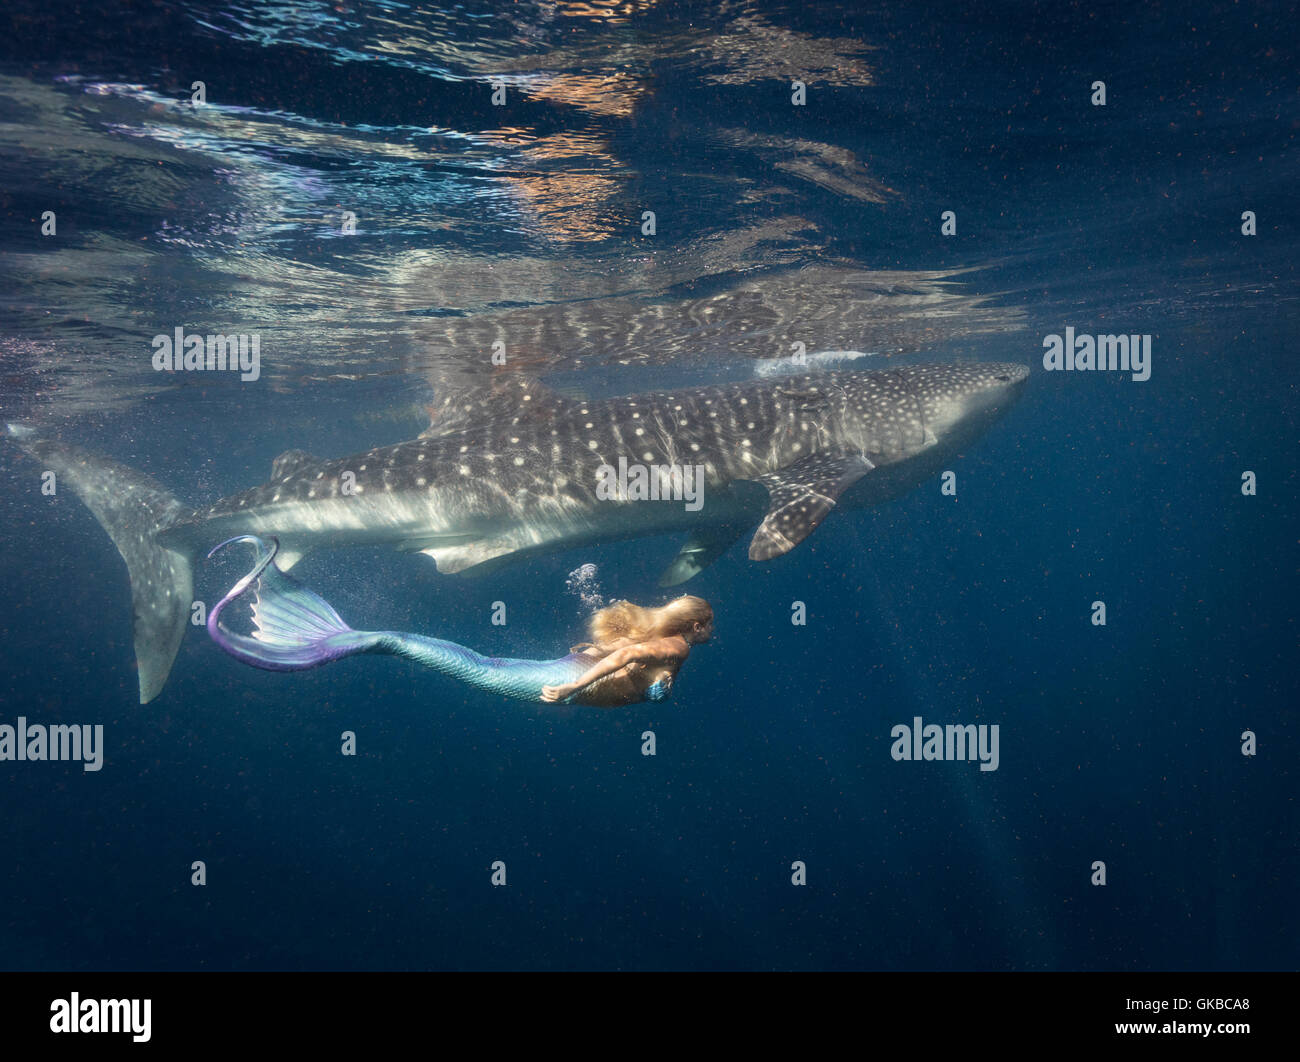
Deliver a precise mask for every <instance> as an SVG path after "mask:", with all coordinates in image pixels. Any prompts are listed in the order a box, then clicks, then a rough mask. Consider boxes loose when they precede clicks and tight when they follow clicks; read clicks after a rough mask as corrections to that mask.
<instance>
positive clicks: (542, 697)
mask: <svg viewBox="0 0 1300 1062" xmlns="http://www.w3.org/2000/svg"><path fill="white" fill-rule="evenodd" d="M235 542H247V543H249V544H250V545H252V546H253V548H254V551H255V552H256V554H257V558H256V564H255V566H254V568H253V570H252V571H251V572H249V573H248V574H247V575H245V576H244V577H243V578H242V579H240V580H239V582H237V583H235V585H234V586H233V587H231V588H230V592H229V593H227V594H226V596H225V597H223V598H222V599H221V600H220V601H219V602H217V604H216V605H214V606H213V608H212V610H211V611H210V612H209V613H208V633H209V634H210V635H212V640H213V641H215V642H216V643H217V644H218V645H219V646H221V648H222V649H224V650H225V651H226V652H227V653H229V654H230V655H231V656H233V657H234V658H235V659H236V660H242V661H243V662H244V663H245V664H251V665H252V666H253V667H260V668H263V669H264V670H267V671H304V670H306V669H307V668H312V667H319V666H320V665H321V664H327V663H329V662H330V661H331V660H339V659H341V658H342V657H345V656H352V655H354V654H356V653H386V654H388V655H389V656H402V657H406V659H408V660H414V661H415V662H416V663H418V664H422V665H424V666H425V667H428V668H432V669H433V670H434V671H439V672H441V673H442V674H444V675H449V676H451V677H452V678H454V679H458V680H459V681H461V682H464V683H465V684H466V685H468V686H473V687H474V688H475V689H480V690H487V691H488V692H489V693H497V694H501V695H502V696H506V697H513V698H516V699H520V700H527V701H548V702H556V701H558V702H563V703H566V704H584V705H594V706H597V707H602V708H616V707H620V706H622V705H625V704H637V703H640V702H642V701H662V700H663V699H664V698H666V697H667V696H668V694H669V692H670V691H671V690H672V684H673V679H674V678H675V677H676V676H677V671H678V669H679V668H680V667H681V666H682V664H683V663H684V662H685V660H686V657H687V656H688V655H689V654H690V651H691V646H693V645H699V644H700V643H701V642H706V641H708V640H709V638H710V637H711V636H712V634H713V610H712V609H711V608H710V607H709V604H708V602H707V601H704V600H703V599H701V598H698V597H691V596H689V595H687V596H683V597H679V598H677V599H676V600H673V601H670V602H668V604H666V605H661V606H659V607H658V608H642V607H641V606H639V605H634V604H632V603H631V602H630V601H616V602H615V603H614V604H612V605H610V606H609V607H608V608H602V609H600V610H599V611H597V612H596V613H595V614H594V615H592V617H591V619H590V620H589V621H588V637H589V638H590V641H587V642H583V643H582V644H580V645H575V646H574V647H573V648H572V649H571V650H570V651H569V654H568V655H567V656H562V657H560V658H558V659H556V660H513V659H509V658H499V657H489V656H480V655H479V654H478V653H476V652H474V651H473V650H472V649H467V648H465V647H464V646H463V645H457V644H456V643H455V642H448V641H443V640H442V639H440V638H427V637H425V636H424V635H421V634H407V633H404V632H401V631H354V630H353V629H352V628H351V627H349V626H348V625H347V624H346V623H344V622H343V620H342V619H340V618H339V614H338V613H337V612H335V611H334V609H333V607H332V606H331V605H330V604H329V602H327V601H326V600H325V599H324V598H322V597H320V596H319V595H317V594H315V593H313V592H312V591H311V590H308V589H307V588H306V587H305V586H303V585H302V584H301V583H299V582H297V581H296V580H295V579H293V578H291V577H290V576H288V575H286V574H285V573H284V572H282V571H280V569H279V568H277V567H276V566H275V564H274V560H275V555H276V553H277V552H278V551H279V548H280V544H279V542H278V540H276V539H274V538H272V539H271V542H270V544H269V545H268V544H267V543H266V542H265V541H263V540H262V539H260V538H258V537H257V536H256V535H240V536H238V537H237V538H232V539H229V540H227V541H225V542H223V543H221V545H219V546H217V547H216V548H215V549H213V550H212V552H211V553H209V554H208V556H209V557H212V556H213V555H214V554H216V553H217V551H218V550H221V549H224V548H225V547H226V546H229V545H231V544H232V543H235ZM250 587H252V588H253V595H254V596H253V602H252V613H253V625H254V631H253V633H252V634H251V635H246V634H238V633H236V632H234V631H231V630H229V629H227V628H226V627H225V626H223V625H222V623H221V613H222V612H223V611H224V610H225V608H226V606H227V605H229V604H230V603H231V602H232V601H234V600H235V599H236V598H238V597H240V596H242V595H243V594H244V592H245V591H247V590H248V589H249V588H250Z"/></svg>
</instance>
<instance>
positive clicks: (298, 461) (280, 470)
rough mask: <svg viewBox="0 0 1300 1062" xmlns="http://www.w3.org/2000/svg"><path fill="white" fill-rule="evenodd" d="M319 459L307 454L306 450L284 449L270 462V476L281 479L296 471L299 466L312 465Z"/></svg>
mask: <svg viewBox="0 0 1300 1062" xmlns="http://www.w3.org/2000/svg"><path fill="white" fill-rule="evenodd" d="M319 460H320V458H319V457H315V456H314V455H312V454H309V453H308V452H307V451H306V450H285V452H284V453H282V454H281V455H280V456H279V457H277V458H276V459H275V460H274V461H272V462H271V478H272V479H282V478H284V477H285V476H287V475H288V474H289V473H290V472H296V471H298V469H300V468H306V467H307V466H308V465H314V464H316V463H317V462H318V461H319Z"/></svg>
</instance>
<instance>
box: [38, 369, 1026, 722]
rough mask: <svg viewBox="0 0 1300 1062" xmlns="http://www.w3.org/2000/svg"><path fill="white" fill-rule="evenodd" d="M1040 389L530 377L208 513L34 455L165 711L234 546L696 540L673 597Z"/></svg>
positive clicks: (931, 458)
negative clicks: (619, 492)
mask: <svg viewBox="0 0 1300 1062" xmlns="http://www.w3.org/2000/svg"><path fill="white" fill-rule="evenodd" d="M1027 377H1028V370H1027V369H1026V368H1025V367H1024V366H1021V365H1015V364H998V363H974V362H962V363H954V364H934V365H918V366H911V367H907V368H897V369H889V370H881V371H867V372H823V373H815V374H808V375H802V376H788V377H785V378H781V379H776V380H755V381H748V382H742V383H734V384H727V385H723V386H714V387H697V388H690V389H684V390H679V391H663V392H654V393H648V394H638V395H631V396H622V397H616V398H608V399H602V400H599V401H578V400H574V399H567V398H563V397H560V396H558V395H555V394H553V393H551V392H549V391H547V390H546V389H545V388H543V387H541V385H539V384H536V383H534V382H531V381H527V380H522V379H521V380H519V381H517V382H516V383H514V384H512V385H511V386H510V388H509V389H508V390H507V392H506V393H504V394H502V393H497V394H495V395H492V396H489V397H487V398H482V399H479V400H470V401H463V404H458V405H457V406H455V407H451V408H445V409H444V410H442V411H441V414H440V415H439V416H438V417H437V418H436V419H435V422H434V427H433V428H431V429H430V430H429V431H428V432H426V433H425V434H424V435H423V436H421V437H420V438H418V439H414V440H411V441H409V442H403V443H398V444H396V445H393V446H387V447H381V448H378V449H374V450H370V451H367V452H365V453H361V454H354V455H352V456H350V457H345V458H335V459H322V458H317V457H313V456H311V455H310V454H306V453H303V452H302V451H296V450H291V451H289V452H287V453H285V454H281V455H280V457H278V458H276V460H275V462H274V464H273V466H272V472H271V477H270V478H269V479H268V480H267V481H266V482H265V483H263V484H262V485H260V486H257V487H254V488H252V489H250V490H247V491H243V492H242V493H239V494H235V495H232V496H230V497H228V498H223V499H221V500H220V501H218V502H216V503H215V504H214V505H211V506H209V507H207V508H204V509H190V508H188V507H187V506H185V505H183V504H182V503H181V502H179V501H178V500H177V499H175V498H174V497H173V496H172V495H171V494H170V493H168V492H167V491H166V489H165V488H163V487H162V486H160V485H159V484H158V483H156V482H155V481H153V480H152V479H151V478H149V477H147V476H144V475H143V474H141V473H139V472H136V471H134V470H132V469H129V468H126V467H125V466H122V465H118V464H116V463H114V462H111V461H108V460H105V459H103V458H100V457H96V456H94V455H91V454H88V453H86V452H84V451H81V450H77V449H75V448H73V447H69V446H65V445H63V444H62V443H59V442H56V441H51V440H43V439H39V438H20V439H19V442H20V444H21V445H23V446H24V447H25V448H26V449H28V450H29V451H30V452H31V453H33V454H34V455H35V456H36V457H37V458H38V459H39V460H41V461H42V462H43V463H44V464H45V466H46V467H47V468H52V469H53V470H55V472H56V473H57V474H58V475H59V477H60V480H61V481H62V482H64V483H67V484H69V485H71V487H72V488H73V490H74V491H75V492H76V493H77V495H78V496H79V497H80V498H81V499H82V500H83V501H84V502H85V503H86V505H87V507H88V508H89V509H90V510H91V512H92V513H93V514H94V516H95V517H96V519H97V520H98V521H99V522H100V524H101V525H102V526H103V527H104V528H105V530H107V531H108V533H109V534H110V536H111V537H112V538H113V541H114V543H115V544H116V545H117V548H118V550H119V552H120V553H121V554H122V556H123V558H124V559H125V560H126V563H127V568H128V571H129V573H130V576H131V588H132V595H133V602H134V625H135V631H134V633H135V651H136V659H137V663H138V666H139V678H140V700H141V702H142V703H147V702H148V701H150V700H152V699H153V698H154V697H155V696H157V694H158V693H159V692H160V691H161V689H162V687H163V684H164V683H165V681H166V679H167V675H168V673H169V672H170V670H171V666H172V662H173V660H174V659H175V655H176V652H177V650H178V649H179V646H180V642H181V638H182V636H183V635H184V632H185V628H186V626H188V623H189V616H190V606H191V599H192V593H193V564H194V561H195V560H196V559H197V558H198V556H199V555H200V554H201V553H202V552H204V551H205V550H206V549H207V548H209V547H211V546H213V545H216V544H217V543H219V542H221V541H223V540H225V539H228V538H232V537H234V536H236V535H242V534H253V535H257V536H259V537H262V538H268V537H275V538H277V539H279V541H280V543H281V552H280V555H279V561H280V566H281V567H282V568H285V569H288V568H290V567H291V566H292V565H293V564H294V563H296V561H297V560H298V559H299V558H300V557H301V556H302V555H303V554H304V553H306V552H308V551H310V550H313V549H318V548H327V547H336V546H346V545H361V544H370V545H376V544H385V545H392V546H394V547H396V548H398V549H402V550H409V551H420V552H423V553H425V554H427V555H429V556H431V557H432V558H433V559H434V560H435V561H436V563H437V566H438V569H439V571H443V572H460V571H465V570H470V569H478V570H487V569H490V568H491V567H494V566H496V565H498V564H502V563H506V562H509V561H512V560H516V559H519V558H521V557H524V556H527V555H530V554H533V553H537V552H544V551H552V550H561V549H567V548H571V547H574V546H578V545H583V544H590V543H594V542H602V541H609V540H615V539H621V538H632V537H637V536H642V535H652V534H661V533H665V532H670V531H674V530H683V531H688V532H690V537H689V538H688V540H687V542H686V544H685V545H684V546H683V547H682V549H681V551H680V552H679V553H678V555H677V557H676V558H675V559H674V560H673V562H672V563H671V564H670V565H669V567H668V569H667V571H666V572H665V573H664V577H663V579H662V580H661V585H676V584H679V583H682V582H684V581H686V580H687V579H689V578H690V577H691V576H693V575H694V574H696V573H697V572H698V571H700V570H701V569H703V568H704V567H706V566H707V565H709V564H711V563H712V562H713V561H714V560H716V559H717V558H718V557H719V556H721V555H722V553H724V552H725V551H726V549H727V547H728V546H730V545H731V544H732V542H734V541H735V540H736V539H737V538H738V537H740V536H741V535H742V534H743V533H745V531H747V530H748V529H749V528H750V527H752V526H753V525H754V523H755V522H757V523H758V528H757V530H756V531H755V532H754V535H753V538H752V540H751V542H750V546H749V556H750V558H751V559H753V560H759V561H761V560H767V559H770V558H772V557H776V556H779V555H781V554H783V553H786V552H788V551H789V550H791V549H793V548H794V547H795V546H796V545H798V544H799V543H800V542H801V541H803V539H804V538H806V537H807V536H808V535H809V534H810V533H811V532H812V531H813V530H814V529H815V528H816V527H817V525H818V524H819V523H820V522H821V521H822V519H823V518H824V517H825V516H826V515H827V513H829V512H830V510H831V509H832V508H834V507H835V506H836V505H837V504H840V503H841V501H843V502H844V503H845V504H849V505H854V504H858V505H861V504H873V503H875V502H878V501H881V500H884V499H887V498H889V497H893V496H896V495H898V494H901V493H903V492H905V491H907V490H909V489H911V488H912V487H914V486H916V485H917V484H919V483H921V482H922V481H924V480H925V479H927V478H929V477H930V476H932V475H934V474H935V473H936V472H937V471H938V470H940V469H941V468H943V467H945V462H947V461H948V460H950V459H951V457H952V456H953V455H954V454H955V453H956V452H957V451H958V450H959V449H960V448H961V447H963V446H964V445H965V444H966V443H968V442H969V441H971V440H973V439H974V438H976V437H977V436H978V435H979V434H981V433H982V432H983V431H984V430H985V429H986V428H987V427H988V426H989V425H990V424H991V423H992V422H993V421H994V420H995V419H996V418H997V417H998V416H1000V415H1001V414H1002V413H1003V412H1004V411H1005V410H1006V409H1007V408H1008V406H1010V405H1011V404H1012V402H1013V401H1014V400H1015V399H1016V397H1018V395H1019V393H1020V391H1021V389H1022V387H1023V384H1024V382H1025V380H1026V379H1027ZM457 401H458V402H462V399H460V398H458V399H457ZM14 434H17V433H16V432H14ZM620 461H622V462H623V463H624V464H626V465H638V466H642V467H644V468H646V469H648V470H650V472H651V473H652V474H654V473H655V470H656V468H677V469H682V468H685V467H687V466H689V468H690V469H691V474H692V475H693V476H695V477H698V478H697V482H698V484H700V485H702V498H701V501H702V504H700V505H698V507H696V508H695V509H692V508H690V507H688V506H686V505H684V504H683V503H682V501H681V500H680V498H677V499H673V498H671V497H670V498H667V499H664V500H655V501H649V500H632V499H630V498H619V497H614V498H611V497H609V495H608V492H605V493H602V492H601V490H600V489H599V487H600V484H601V479H602V471H601V469H602V466H604V468H606V469H608V468H611V467H616V466H619V464H620ZM762 488H766V490H763V489H762Z"/></svg>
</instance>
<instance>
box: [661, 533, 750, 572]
mask: <svg viewBox="0 0 1300 1062" xmlns="http://www.w3.org/2000/svg"><path fill="white" fill-rule="evenodd" d="M744 533H745V527H744V525H741V526H740V527H731V526H725V527H706V528H702V529H701V530H699V531H696V532H695V533H694V534H692V535H691V537H690V538H688V539H687V540H686V545H684V546H682V548H681V549H680V550H678V552H677V556H676V557H674V558H673V560H672V563H670V564H669V565H668V567H667V568H665V569H664V571H663V574H662V575H660V576H659V585H660V586H679V585H680V584H682V583H684V582H686V580H687V579H690V578H692V577H693V576H695V575H698V574H699V573H700V572H702V571H704V569H705V568H707V567H708V566H709V565H710V564H712V563H713V562H714V561H715V560H717V559H718V558H719V557H721V556H722V555H723V554H724V553H726V552H727V550H728V549H729V548H730V547H731V544H732V543H733V542H735V541H736V539H738V538H739V537H740V536H741V535H743V534H744Z"/></svg>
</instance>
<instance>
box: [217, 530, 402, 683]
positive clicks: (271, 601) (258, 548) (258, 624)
mask: <svg viewBox="0 0 1300 1062" xmlns="http://www.w3.org/2000/svg"><path fill="white" fill-rule="evenodd" d="M235 542H247V543H249V544H250V545H251V546H252V547H253V549H254V551H255V552H256V554H257V563H256V565H255V566H254V568H253V570H252V571H251V572H249V573H248V574H247V575H245V576H244V577H243V578H242V579H240V580H239V582H237V583H236V584H235V585H234V586H232V587H231V588H230V592H229V593H227V594H226V596H225V597H223V598H222V599H221V600H220V601H218V602H217V603H216V604H215V605H214V606H213V607H212V610H211V611H210V612H209V613H208V633H209V634H210V635H212V640H213V641H214V642H216V643H217V644H218V645H219V646H221V648H222V649H224V650H225V651H226V652H227V653H229V654H230V655H231V656H233V657H234V658H235V659H236V660H242V661H243V662H244V663H245V664H251V665H252V666H253V667H260V668H263V669H264V670H266V671H304V670H306V669H307V668H310V667H319V666H320V665H321V664H327V663H329V662H330V661H331V660H337V659H339V657H342V656H350V655H351V654H353V653H363V652H365V651H366V650H368V649H370V648H371V647H372V646H373V645H374V644H375V640H376V638H378V635H375V634H371V633H369V632H367V631H354V630H353V629H352V628H351V627H349V626H348V625H347V624H346V623H344V622H343V620H342V619H340V618H339V614H338V613H337V612H335V611H334V608H333V606H331V605H330V603H329V602H328V601H326V600H325V599H324V598H323V597H321V596H320V595H319V594H315V593H313V592H312V591H310V590H308V589H307V588H306V587H305V586H303V585H302V584H301V583H299V582H298V581H297V580H296V579H294V578H292V577H291V576H288V575H286V574H285V573H284V572H282V571H280V569H279V568H277V567H276V566H275V564H274V563H273V562H274V560H275V555H276V553H277V552H279V549H280V543H279V542H278V541H277V540H276V539H274V538H273V539H271V545H270V546H268V545H267V544H266V543H265V542H263V541H262V540H261V539H260V538H258V537H257V536H256V535H240V536H239V537H238V538H231V539H227V540H226V541H225V542H223V543H221V545H219V546H217V547H215V548H214V549H213V550H212V552H211V553H209V554H208V557H209V559H210V558H211V557H212V556H213V555H214V554H216V553H217V551H218V550H222V549H225V548H226V547H227V546H229V545H231V544H232V543H235ZM250 586H251V587H253V592H254V597H253V626H254V628H255V629H254V632H253V634H252V636H251V637H250V636H249V635H246V634H237V633H235V632H234V631H231V630H227V629H226V628H225V627H224V626H222V623H221V613H222V612H223V611H224V610H225V608H226V606H227V605H229V604H230V603H231V602H232V601H234V600H235V599H236V598H238V597H240V596H241V595H242V594H243V593H244V591H246V590H247V589H248V588H249V587H250Z"/></svg>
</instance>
